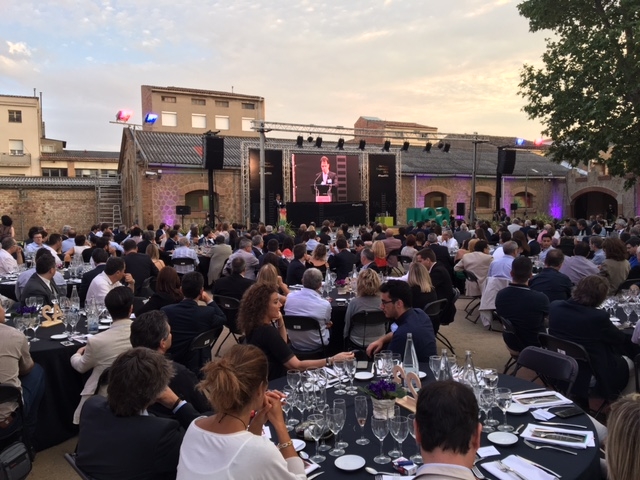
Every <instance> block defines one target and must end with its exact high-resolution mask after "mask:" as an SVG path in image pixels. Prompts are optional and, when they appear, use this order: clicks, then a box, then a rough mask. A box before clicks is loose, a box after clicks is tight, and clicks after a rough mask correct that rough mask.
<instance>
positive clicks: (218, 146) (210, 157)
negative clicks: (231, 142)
mask: <svg viewBox="0 0 640 480" xmlns="http://www.w3.org/2000/svg"><path fill="white" fill-rule="evenodd" d="M223 165H224V138H222V137H214V136H212V135H205V137H204V168H206V169H207V170H222V169H223Z"/></svg>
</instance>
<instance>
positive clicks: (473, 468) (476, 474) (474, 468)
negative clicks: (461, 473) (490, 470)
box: [471, 465, 487, 480]
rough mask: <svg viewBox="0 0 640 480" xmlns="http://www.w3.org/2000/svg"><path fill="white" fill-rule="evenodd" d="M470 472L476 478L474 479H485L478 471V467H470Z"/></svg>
mask: <svg viewBox="0 0 640 480" xmlns="http://www.w3.org/2000/svg"><path fill="white" fill-rule="evenodd" d="M471 471H472V472H473V474H474V475H475V476H476V478H477V479H478V480H484V479H485V478H487V477H485V476H484V475H483V474H482V472H481V471H480V469H479V468H478V467H476V466H475V465H474V466H473V467H471Z"/></svg>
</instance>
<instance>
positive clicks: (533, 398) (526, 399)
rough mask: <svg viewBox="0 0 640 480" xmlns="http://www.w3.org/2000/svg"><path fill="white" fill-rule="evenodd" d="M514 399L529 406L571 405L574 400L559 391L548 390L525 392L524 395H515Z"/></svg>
mask: <svg viewBox="0 0 640 480" xmlns="http://www.w3.org/2000/svg"><path fill="white" fill-rule="evenodd" d="M513 400H514V401H515V402H518V403H519V404H520V405H526V406H527V407H532V408H540V407H553V406H555V405H569V404H572V403H573V402H572V401H571V400H569V399H568V398H567V397H565V396H564V395H561V394H559V393H558V392H554V391H549V390H546V391H544V392H535V393H524V394H522V395H514V396H513Z"/></svg>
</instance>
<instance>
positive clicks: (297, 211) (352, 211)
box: [287, 202, 367, 226]
mask: <svg viewBox="0 0 640 480" xmlns="http://www.w3.org/2000/svg"><path fill="white" fill-rule="evenodd" d="M323 220H333V221H335V222H336V224H337V225H339V224H341V223H346V224H347V225H365V224H366V223H367V204H366V202H330V203H316V202H295V203H288V204H287V222H291V223H292V224H293V225H295V226H299V225H300V224H301V223H304V224H307V225H308V224H309V222H315V224H316V226H320V225H321V224H322V221H323Z"/></svg>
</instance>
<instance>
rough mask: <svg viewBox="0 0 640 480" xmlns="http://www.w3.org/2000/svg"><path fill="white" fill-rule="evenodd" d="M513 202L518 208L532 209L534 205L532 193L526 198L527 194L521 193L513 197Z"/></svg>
mask: <svg viewBox="0 0 640 480" xmlns="http://www.w3.org/2000/svg"><path fill="white" fill-rule="evenodd" d="M513 202H514V203H517V204H518V208H531V206H532V205H533V195H532V194H531V193H527V195H526V197H525V193H524V192H520V193H519V194H517V195H516V196H515V197H513Z"/></svg>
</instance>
